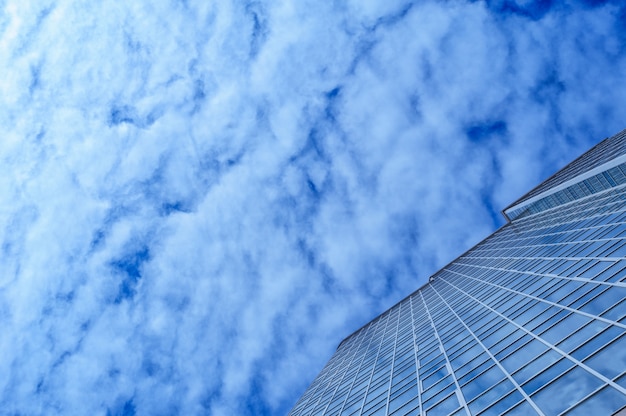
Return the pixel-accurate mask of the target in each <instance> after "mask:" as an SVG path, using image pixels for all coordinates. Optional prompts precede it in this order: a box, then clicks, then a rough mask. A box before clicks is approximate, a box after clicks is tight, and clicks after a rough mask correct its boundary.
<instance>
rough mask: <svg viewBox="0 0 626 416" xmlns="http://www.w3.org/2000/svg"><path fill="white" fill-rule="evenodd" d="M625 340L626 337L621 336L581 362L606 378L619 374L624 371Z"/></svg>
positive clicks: (625, 362)
mask: <svg viewBox="0 0 626 416" xmlns="http://www.w3.org/2000/svg"><path fill="white" fill-rule="evenodd" d="M625 340H626V337H625V336H621V337H620V338H618V339H616V340H615V341H613V342H612V343H611V344H609V345H607V346H605V347H603V348H602V349H601V350H600V351H598V352H596V353H595V354H593V355H592V356H591V357H589V358H587V359H586V360H585V361H583V362H584V363H585V364H587V365H588V366H589V367H591V368H593V369H594V370H596V371H597V372H599V373H600V374H602V375H604V376H606V377H607V378H613V377H615V376H617V375H618V374H621V373H622V372H623V371H624V370H626V345H625V344H624V341H625Z"/></svg>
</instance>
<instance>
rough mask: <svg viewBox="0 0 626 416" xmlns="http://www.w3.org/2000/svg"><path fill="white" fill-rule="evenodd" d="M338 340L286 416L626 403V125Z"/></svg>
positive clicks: (544, 410) (574, 409) (542, 409)
mask: <svg viewBox="0 0 626 416" xmlns="http://www.w3.org/2000/svg"><path fill="white" fill-rule="evenodd" d="M504 214H505V216H506V217H507V219H508V223H507V224H506V225H504V226H503V227H502V228H500V229H499V230H498V231H496V232H495V233H494V234H492V235H491V236H489V237H488V238H486V239H485V240H484V241H482V242H481V243H479V244H478V245H477V246H475V247H474V248H472V249H471V250H469V251H468V252H466V253H465V254H463V255H462V256H461V257H459V258H458V259H456V260H455V261H453V262H452V263H450V264H448V265H447V266H445V267H444V268H443V269H442V270H440V271H439V272H437V273H436V274H435V275H433V276H432V277H431V278H430V281H429V282H428V283H427V284H426V285H424V286H423V287H421V288H420V289H418V290H417V291H416V292H414V293H412V294H411V295H409V296H408V297H407V298H405V299H403V300H402V301H400V302H399V303H398V304H396V305H395V306H393V307H392V308H391V309H389V310H388V311H386V312H384V313H383V314H381V315H380V316H378V317H377V318H375V319H374V320H373V321H371V322H370V323H368V324H367V325H365V326H364V327H362V328H360V329H359V330H357V331H356V332H355V333H353V334H352V335H350V336H349V337H348V338H346V339H345V340H344V341H342V342H341V344H340V345H339V346H338V348H337V351H336V352H335V354H334V355H333V356H332V358H331V359H330V361H329V362H328V364H327V365H326V366H325V367H324V369H323V370H322V372H321V373H320V374H319V375H318V376H317V378H316V379H315V380H314V381H313V383H312V384H311V385H310V386H309V388H308V389H307V390H306V391H305V393H304V394H303V395H302V397H301V398H300V400H299V401H298V402H297V403H296V405H295V406H294V408H293V409H292V410H291V412H290V415H293V416H303V415H478V414H484V415H500V414H506V415H532V414H540V415H560V414H568V415H570V414H571V415H612V414H618V413H619V414H620V415H621V414H626V411H625V410H624V408H625V407H626V130H625V131H623V132H621V133H619V134H617V135H615V136H613V137H610V138H608V139H606V140H604V141H603V142H601V143H599V144H598V145H597V146H595V147H594V148H592V149H591V150H589V151H588V152H587V153H585V154H584V155H582V156H581V157H580V158H578V159H576V160H575V161H574V162H572V163H570V164H569V165H568V166H566V167H565V168H563V169H562V170H561V171H559V172H558V173H556V174H555V175H553V176H552V177H551V178H549V179H547V180H546V181H544V182H543V183H542V184H541V185H539V186H538V187H537V188H535V189H533V190H532V191H531V192H529V193H528V194H526V195H524V196H523V197H522V198H520V199H519V200H518V201H516V202H515V203H513V204H512V205H511V206H509V207H507V208H506V209H505V210H504Z"/></svg>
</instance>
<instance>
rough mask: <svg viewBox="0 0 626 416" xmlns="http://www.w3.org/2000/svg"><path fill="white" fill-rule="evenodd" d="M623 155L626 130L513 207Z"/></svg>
mask: <svg viewBox="0 0 626 416" xmlns="http://www.w3.org/2000/svg"><path fill="white" fill-rule="evenodd" d="M623 154H626V130H623V131H621V132H619V133H617V134H616V135H614V136H611V137H608V138H606V139H604V140H602V141H601V142H600V143H598V144H597V145H595V146H594V147H593V148H591V149H590V150H589V151H588V152H585V153H584V154H583V155H582V156H580V157H579V158H577V159H575V160H574V161H572V162H571V163H569V164H568V165H567V166H565V167H564V168H563V169H561V170H559V171H558V172H557V173H555V174H554V175H552V176H551V177H549V178H548V179H546V180H545V181H543V182H542V183H541V184H540V185H538V186H537V187H535V188H534V189H532V190H531V191H530V192H528V193H527V194H526V195H524V196H523V197H521V198H520V199H518V200H517V201H515V202H514V203H513V204H511V206H514V205H517V204H519V203H521V202H524V201H526V200H528V199H530V198H532V197H534V196H536V195H539V194H540V193H542V192H544V191H546V190H548V189H551V188H554V187H555V186H558V185H560V184H562V183H564V182H567V181H568V180H570V179H571V178H574V177H576V176H578V175H580V174H581V173H583V172H586V171H589V170H591V169H593V168H595V167H597V166H600V165H602V164H603V163H606V162H608V161H610V160H613V159H615V158H616V157H618V156H621V155H623Z"/></svg>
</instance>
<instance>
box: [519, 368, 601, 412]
mask: <svg viewBox="0 0 626 416" xmlns="http://www.w3.org/2000/svg"><path fill="white" fill-rule="evenodd" d="M601 384H602V381H601V380H600V379H599V378H597V377H595V376H594V375H592V374H591V373H589V372H587V371H585V370H584V369H582V368H581V367H574V368H573V369H572V370H570V371H568V372H567V373H565V374H564V375H562V376H561V377H559V378H557V379H556V380H555V381H553V382H552V383H550V384H549V385H547V386H545V387H544V388H543V389H541V390H540V391H538V392H537V393H535V394H533V395H532V396H531V399H533V400H534V401H535V403H536V404H537V406H539V408H540V409H541V410H542V411H544V412H545V413H546V414H550V415H556V414H559V413H560V412H562V411H563V410H565V409H567V408H568V407H570V406H571V405H573V404H575V403H576V402H578V401H579V400H581V399H582V398H583V397H585V396H586V395H588V394H589V393H591V392H592V391H594V390H595V389H596V388H598V387H599V386H600V385H601Z"/></svg>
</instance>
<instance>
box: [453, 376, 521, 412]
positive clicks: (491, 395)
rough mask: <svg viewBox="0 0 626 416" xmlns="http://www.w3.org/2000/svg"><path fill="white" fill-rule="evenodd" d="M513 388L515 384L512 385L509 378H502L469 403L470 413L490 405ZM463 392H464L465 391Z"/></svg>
mask: <svg viewBox="0 0 626 416" xmlns="http://www.w3.org/2000/svg"><path fill="white" fill-rule="evenodd" d="M514 389H515V386H513V384H512V383H511V382H510V381H509V380H503V381H501V382H500V383H498V384H496V385H495V386H493V387H492V388H491V389H489V390H487V391H485V392H484V393H483V394H481V395H480V396H478V397H477V398H476V399H475V400H474V401H472V402H471V403H469V409H470V411H471V412H472V414H478V412H480V411H482V410H483V409H484V408H485V407H487V406H489V405H491V404H492V403H494V402H495V401H497V400H499V399H502V397H504V396H505V395H506V394H508V393H509V392H510V391H512V390H514ZM463 393H464V394H465V392H463ZM467 399H468V398H467V397H466V400H467ZM511 404H512V403H511Z"/></svg>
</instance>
